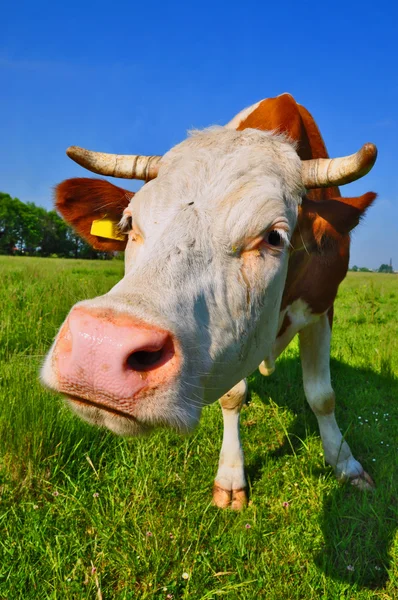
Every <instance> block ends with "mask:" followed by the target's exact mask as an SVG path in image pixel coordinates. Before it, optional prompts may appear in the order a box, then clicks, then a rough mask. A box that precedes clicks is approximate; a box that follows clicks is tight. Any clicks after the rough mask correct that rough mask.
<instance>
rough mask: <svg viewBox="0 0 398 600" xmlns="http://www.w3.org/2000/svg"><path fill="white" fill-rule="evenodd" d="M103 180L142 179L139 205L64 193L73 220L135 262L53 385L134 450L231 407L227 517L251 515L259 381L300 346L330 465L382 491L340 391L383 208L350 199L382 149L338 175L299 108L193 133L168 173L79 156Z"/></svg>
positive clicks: (87, 186)
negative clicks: (339, 373)
mask: <svg viewBox="0 0 398 600" xmlns="http://www.w3.org/2000/svg"><path fill="white" fill-rule="evenodd" d="M67 153H68V154H69V156H70V157H71V158H73V159H74V160H75V161H76V162H78V163H79V164H81V165H82V166H84V167H86V168H88V169H89V170H91V171H94V172H95V173H98V174H102V175H108V176H117V177H125V178H139V179H142V180H144V181H146V183H145V185H143V186H142V188H141V189H140V190H139V191H138V192H137V193H136V194H134V193H133V192H130V191H127V190H124V189H122V188H120V187H117V186H115V185H113V184H111V183H110V182H108V181H107V180H102V179H89V178H75V179H69V180H66V181H64V182H62V183H61V184H59V185H58V186H57V188H56V192H55V202H56V207H57V209H58V211H59V212H60V213H61V214H62V215H63V217H64V219H65V220H66V221H67V222H68V223H70V224H71V225H72V226H73V227H74V228H75V230H76V231H77V232H78V233H79V234H80V235H82V236H83V237H84V238H85V239H86V240H88V241H89V242H90V243H91V244H92V245H93V246H94V247H95V248H97V249H100V250H104V251H116V250H118V251H125V274H124V277H123V279H122V280H121V281H120V282H119V283H117V284H116V285H115V286H114V287H113V288H112V289H111V290H110V291H109V292H108V293H107V294H105V295H103V296H99V297H97V298H94V299H92V300H84V301H82V302H79V303H77V304H76V305H75V306H74V307H72V309H71V311H70V313H69V315H68V316H67V318H66V320H65V322H64V323H63V325H62V326H61V328H60V331H59V333H58V334H57V336H56V338H55V341H54V343H53V345H52V347H51V349H50V351H49V353H48V355H47V357H46V359H45V362H44V364H43V367H42V371H41V379H42V382H43V383H44V385H46V386H47V387H49V388H51V389H53V390H55V391H57V392H60V393H61V394H63V395H64V396H65V397H66V399H67V401H68V403H69V404H70V406H71V408H72V409H73V410H74V411H76V412H77V413H78V414H79V415H80V416H81V417H82V418H83V419H85V420H86V421H88V422H90V423H93V424H96V425H98V426H104V427H107V428H108V429H110V430H112V431H113V432H115V433H116V434H120V435H138V434H143V433H146V432H149V431H151V430H152V429H153V428H155V427H164V426H166V427H170V428H174V429H176V430H178V431H181V432H185V431H191V430H192V429H193V428H194V427H195V426H196V425H197V423H198V421H199V418H200V414H201V410H202V408H203V407H204V406H205V405H208V404H211V403H213V402H215V401H216V400H218V399H220V404H221V408H222V414H223V422H224V434H223V441H222V447H221V453H220V459H219V465H218V471H217V475H216V478H215V482H214V489H213V501H214V503H215V504H216V505H217V506H219V507H223V508H225V507H228V506H230V507H231V508H232V509H236V510H238V509H241V508H243V507H244V506H245V504H246V503H247V492H246V489H247V484H246V479H245V472H244V458H243V451H242V446H241V442H240V436H239V415H240V410H241V408H242V405H243V404H244V402H245V399H246V396H247V390H248V386H247V381H246V377H247V376H248V375H249V374H250V373H252V372H253V371H254V370H255V369H256V368H257V367H258V365H260V367H259V368H260V372H261V373H262V374H263V375H270V374H271V373H272V372H273V370H274V368H275V360H276V359H277V358H278V356H279V355H280V354H281V352H282V351H283V350H284V348H286V346H287V345H288V344H289V342H290V341H291V340H292V339H293V337H294V336H295V335H296V334H297V333H298V334H299V339H300V355H301V363H302V372H303V383H304V391H305V395H306V398H307V400H308V403H309V405H310V407H311V409H312V410H313V412H314V414H315V416H316V418H317V420H318V424H319V429H320V435H321V438H322V443H323V448H324V454H325V460H326V462H327V463H329V464H330V465H331V466H332V467H333V468H334V470H335V474H336V476H337V478H338V479H340V480H346V481H350V482H351V483H352V484H353V485H355V486H357V487H359V488H360V489H368V488H371V487H372V486H373V482H372V479H371V478H370V476H369V475H368V474H367V473H366V472H365V471H364V469H363V467H362V465H361V464H360V463H359V462H358V461H357V460H356V459H355V458H354V457H353V455H352V453H351V450H350V448H349V446H348V444H347V442H346V441H345V440H344V439H343V437H342V434H341V432H340V429H339V427H338V425H337V422H336V419H335V395H334V392H333V388H332V386H331V379H330V369H329V361H330V340H331V331H332V322H333V303H334V300H335V297H336V294H337V290H338V287H339V284H340V283H341V281H342V280H343V279H344V277H345V275H346V272H347V269H348V260H349V246H350V231H351V230H352V229H353V228H354V227H355V226H356V225H357V224H358V222H359V220H360V218H361V217H362V216H363V215H364V213H365V211H366V209H367V208H368V207H369V206H370V205H371V204H372V202H373V201H374V200H375V198H376V194H374V193H372V192H368V193H366V194H364V195H362V196H360V197H355V198H354V197H352V198H342V197H341V196H340V192H339V189H338V187H337V186H338V185H343V184H345V183H348V182H351V181H354V180H355V179H358V178H359V177H362V176H363V175H365V174H366V173H367V172H368V171H369V170H370V169H371V168H372V166H373V164H374V162H375V160H376V154H377V151H376V148H375V146H374V145H373V144H365V146H363V148H362V149H361V150H360V151H359V152H357V153H356V154H353V155H351V156H347V157H342V158H335V159H329V158H328V154H327V151H326V147H325V144H324V142H323V139H322V137H321V134H320V132H319V130H318V127H317V125H316V123H315V121H314V119H313V117H312V116H311V114H310V113H309V112H308V111H307V110H306V109H305V108H304V107H303V106H301V105H300V104H298V103H296V101H295V100H294V98H293V97H292V96H291V95H289V94H282V95H280V96H278V97H276V98H270V99H266V100H262V101H261V102H258V103H257V104H254V105H253V106H251V107H249V108H247V109H245V110H244V111H242V112H241V113H239V114H238V115H237V116H236V117H234V118H233V119H232V121H230V122H229V123H228V124H227V125H226V126H224V127H221V126H216V127H211V128H209V129H205V130H203V131H193V132H191V133H190V135H189V137H188V138H187V139H186V140H185V141H183V142H182V143H180V144H178V145H177V146H175V147H174V148H172V149H171V150H170V151H169V152H167V153H166V154H165V155H164V156H163V157H158V156H151V157H143V156H139V155H133V156H121V155H109V154H103V153H98V152H91V151H88V150H84V149H82V148H78V147H71V148H69V149H68V151H67Z"/></svg>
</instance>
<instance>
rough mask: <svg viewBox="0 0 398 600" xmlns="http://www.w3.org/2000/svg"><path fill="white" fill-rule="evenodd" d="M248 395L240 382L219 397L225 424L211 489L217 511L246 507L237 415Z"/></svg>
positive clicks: (244, 479)
mask: <svg viewBox="0 0 398 600" xmlns="http://www.w3.org/2000/svg"><path fill="white" fill-rule="evenodd" d="M246 395H247V382H246V379H242V381H240V382H239V383H237V384H236V385H235V386H234V387H233V388H232V389H231V390H230V391H229V392H228V393H227V394H224V396H223V397H222V398H220V404H221V409H222V415H223V421H224V433H223V441H222V446H221V452H220V460H219V463H218V471H217V475H216V479H215V481H214V487H213V502H214V504H215V505H216V506H218V507H220V508H226V507H227V506H231V508H232V509H233V510H240V509H242V508H243V507H244V506H246V504H247V495H246V478H245V471H244V457H243V450H242V444H241V441H240V435H239V415H240V411H241V408H242V406H243V404H244V401H245V399H246Z"/></svg>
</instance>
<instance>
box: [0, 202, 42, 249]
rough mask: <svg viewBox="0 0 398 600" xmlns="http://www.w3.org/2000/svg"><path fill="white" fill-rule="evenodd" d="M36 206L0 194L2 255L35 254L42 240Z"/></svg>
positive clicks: (0, 242) (0, 243) (0, 241)
mask: <svg viewBox="0 0 398 600" xmlns="http://www.w3.org/2000/svg"><path fill="white" fill-rule="evenodd" d="M35 208H36V207H34V205H31V204H24V203H23V202H21V201H20V200H18V198H11V196H10V195H9V194H4V193H0V254H33V253H35V251H36V247H37V244H38V242H39V240H40V228H39V221H38V219H37V215H36V212H35Z"/></svg>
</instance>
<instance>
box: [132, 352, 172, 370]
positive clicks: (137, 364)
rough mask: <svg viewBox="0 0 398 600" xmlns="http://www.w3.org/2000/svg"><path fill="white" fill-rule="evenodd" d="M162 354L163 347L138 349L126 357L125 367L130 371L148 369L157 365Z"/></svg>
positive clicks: (160, 360)
mask: <svg viewBox="0 0 398 600" xmlns="http://www.w3.org/2000/svg"><path fill="white" fill-rule="evenodd" d="M163 355H164V348H160V350H139V351H137V352H133V353H132V354H130V356H129V357H128V358H127V367H128V368H129V369H131V370H132V371H150V370H151V369H154V368H156V367H157V366H159V363H161V362H162V358H163Z"/></svg>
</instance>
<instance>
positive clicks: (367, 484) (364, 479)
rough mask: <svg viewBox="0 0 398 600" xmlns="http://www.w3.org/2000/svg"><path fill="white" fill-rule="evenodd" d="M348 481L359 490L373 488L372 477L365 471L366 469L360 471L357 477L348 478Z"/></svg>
mask: <svg viewBox="0 0 398 600" xmlns="http://www.w3.org/2000/svg"><path fill="white" fill-rule="evenodd" d="M350 483H351V485H354V486H355V487H356V488H358V489H359V490H361V491H363V490H374V488H375V484H374V481H373V479H372V478H371V477H370V475H368V474H367V473H366V471H362V473H361V474H360V475H359V476H358V477H353V478H352V479H351V480H350Z"/></svg>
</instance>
